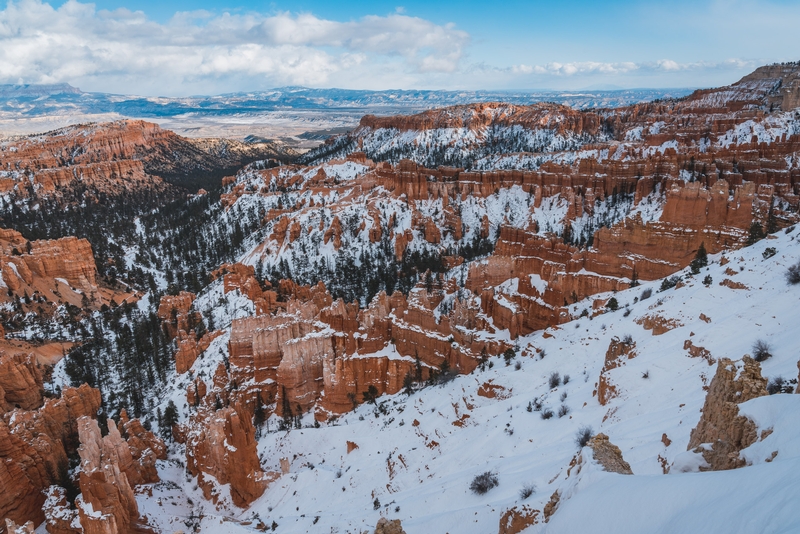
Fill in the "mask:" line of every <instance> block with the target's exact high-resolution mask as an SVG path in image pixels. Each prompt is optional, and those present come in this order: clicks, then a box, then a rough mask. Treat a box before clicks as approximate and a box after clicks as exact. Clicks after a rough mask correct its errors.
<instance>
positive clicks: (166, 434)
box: [161, 400, 178, 439]
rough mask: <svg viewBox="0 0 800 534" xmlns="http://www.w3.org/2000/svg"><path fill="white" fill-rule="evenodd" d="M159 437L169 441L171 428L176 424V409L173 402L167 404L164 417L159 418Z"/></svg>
mask: <svg viewBox="0 0 800 534" xmlns="http://www.w3.org/2000/svg"><path fill="white" fill-rule="evenodd" d="M161 422H162V425H161V437H163V438H164V439H169V438H170V437H171V436H172V427H173V426H174V425H176V424H178V408H177V407H176V406H175V403H174V402H173V401H171V400H170V401H169V402H168V403H167V407H166V408H164V415H163V416H162V417H161Z"/></svg>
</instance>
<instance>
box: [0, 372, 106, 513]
mask: <svg viewBox="0 0 800 534" xmlns="http://www.w3.org/2000/svg"><path fill="white" fill-rule="evenodd" d="M99 408H100V392H99V391H98V390H96V389H92V388H90V387H89V386H87V385H85V384H84V385H83V386H81V387H79V388H67V389H65V390H64V391H63V392H62V395H61V398H60V399H48V400H47V401H46V402H45V403H44V405H43V406H42V407H41V408H39V409H38V410H36V411H22V410H15V411H14V412H11V413H7V414H5V416H3V419H0V458H4V461H3V462H0V487H2V488H7V489H9V490H10V491H2V492H0V517H8V518H11V519H13V520H14V521H17V522H24V521H28V520H32V521H34V522H35V523H36V524H39V523H41V522H42V521H43V520H44V515H43V512H42V504H43V503H44V500H45V499H44V494H43V493H42V492H43V491H44V490H45V489H46V488H48V487H49V486H50V485H51V484H54V483H56V482H58V481H57V480H56V477H58V476H60V473H61V472H62V469H63V467H64V466H66V465H67V449H69V450H75V449H76V448H77V442H78V428H77V424H76V420H77V419H78V418H80V417H84V416H94V415H95V414H96V413H97V410H98V409H99Z"/></svg>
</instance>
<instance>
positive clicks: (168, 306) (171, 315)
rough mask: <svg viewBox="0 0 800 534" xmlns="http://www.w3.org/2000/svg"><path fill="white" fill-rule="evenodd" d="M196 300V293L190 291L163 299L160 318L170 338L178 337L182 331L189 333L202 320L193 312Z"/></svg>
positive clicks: (166, 296)
mask: <svg viewBox="0 0 800 534" xmlns="http://www.w3.org/2000/svg"><path fill="white" fill-rule="evenodd" d="M194 299H195V295H194V293H189V292H188V291H181V292H180V293H179V294H178V295H164V296H163V297H161V301H159V303H158V318H159V319H161V321H162V323H163V325H164V328H166V330H167V334H168V335H169V337H170V338H174V337H176V336H177V335H178V332H179V331H181V330H183V331H184V332H189V331H190V330H192V329H193V328H194V326H195V324H197V322H198V321H199V320H200V317H199V314H198V313H197V312H193V311H191V310H192V303H193V302H194Z"/></svg>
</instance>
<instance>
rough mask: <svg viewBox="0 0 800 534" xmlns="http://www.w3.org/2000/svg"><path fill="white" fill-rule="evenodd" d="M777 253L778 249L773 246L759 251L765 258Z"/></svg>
mask: <svg viewBox="0 0 800 534" xmlns="http://www.w3.org/2000/svg"><path fill="white" fill-rule="evenodd" d="M777 253H778V251H777V250H776V249H775V247H767V248H765V249H764V252H762V253H761V256H762V257H763V258H764V259H765V260H768V259H770V258H771V257H772V256H774V255H775V254H777Z"/></svg>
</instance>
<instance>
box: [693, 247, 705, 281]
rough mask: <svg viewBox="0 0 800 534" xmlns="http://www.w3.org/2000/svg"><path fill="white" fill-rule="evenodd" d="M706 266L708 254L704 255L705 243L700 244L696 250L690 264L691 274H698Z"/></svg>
mask: <svg viewBox="0 0 800 534" xmlns="http://www.w3.org/2000/svg"><path fill="white" fill-rule="evenodd" d="M707 265H708V254H707V253H706V247H705V243H700V248H698V249H697V254H695V256H694V259H693V260H692V263H691V269H692V274H699V273H700V269H702V268H703V267H705V266H707Z"/></svg>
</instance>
